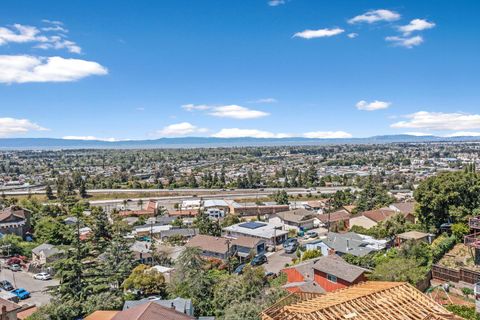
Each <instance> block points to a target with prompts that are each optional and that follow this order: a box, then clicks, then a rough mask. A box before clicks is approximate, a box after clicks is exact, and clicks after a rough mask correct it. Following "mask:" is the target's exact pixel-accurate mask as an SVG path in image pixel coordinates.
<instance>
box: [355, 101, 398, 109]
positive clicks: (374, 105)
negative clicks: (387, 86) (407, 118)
mask: <svg viewBox="0 0 480 320" xmlns="http://www.w3.org/2000/svg"><path fill="white" fill-rule="evenodd" d="M390 105H391V102H386V101H378V100H375V101H372V102H367V101H365V100H361V101H358V102H357V104H356V105H355V106H356V107H357V109H358V110H365V111H375V110H380V109H387V108H388V107H389V106H390Z"/></svg>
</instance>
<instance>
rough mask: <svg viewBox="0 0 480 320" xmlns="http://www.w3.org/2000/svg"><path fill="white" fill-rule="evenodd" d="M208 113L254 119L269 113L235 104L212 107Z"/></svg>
mask: <svg viewBox="0 0 480 320" xmlns="http://www.w3.org/2000/svg"><path fill="white" fill-rule="evenodd" d="M209 114H210V115H212V116H215V117H220V118H233V119H255V118H261V117H265V116H268V115H269V113H267V112H264V111H259V110H252V109H249V108H245V107H242V106H238V105H235V104H232V105H228V106H219V107H213V109H212V112H210V113H209Z"/></svg>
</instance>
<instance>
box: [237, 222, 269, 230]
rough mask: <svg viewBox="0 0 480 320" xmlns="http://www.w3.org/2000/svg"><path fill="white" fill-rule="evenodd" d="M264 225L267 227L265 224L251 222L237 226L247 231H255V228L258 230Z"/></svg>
mask: <svg viewBox="0 0 480 320" xmlns="http://www.w3.org/2000/svg"><path fill="white" fill-rule="evenodd" d="M266 225H267V224H266V223H260V222H254V221H252V222H245V223H242V224H240V225H239V226H240V227H242V228H247V229H257V228H260V227H264V226H266Z"/></svg>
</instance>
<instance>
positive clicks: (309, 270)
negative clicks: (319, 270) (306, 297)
mask: <svg viewBox="0 0 480 320" xmlns="http://www.w3.org/2000/svg"><path fill="white" fill-rule="evenodd" d="M317 261H318V258H315V259H310V260H307V261H304V262H300V263H299V264H296V265H293V266H291V267H287V268H284V269H282V271H281V272H282V273H284V274H285V275H286V276H287V283H286V284H285V285H284V286H283V287H282V288H284V289H285V290H287V291H289V292H313V293H325V289H323V288H322V287H321V286H320V285H318V284H317V283H316V282H315V275H314V269H313V265H314V264H315V262H317Z"/></svg>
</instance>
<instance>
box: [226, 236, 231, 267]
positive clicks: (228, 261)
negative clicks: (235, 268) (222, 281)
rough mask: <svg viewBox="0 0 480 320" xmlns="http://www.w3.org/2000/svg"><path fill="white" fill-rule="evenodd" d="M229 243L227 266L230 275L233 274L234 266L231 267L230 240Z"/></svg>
mask: <svg viewBox="0 0 480 320" xmlns="http://www.w3.org/2000/svg"><path fill="white" fill-rule="evenodd" d="M226 243H227V265H228V274H232V266H231V265H230V239H227V240H226Z"/></svg>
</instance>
